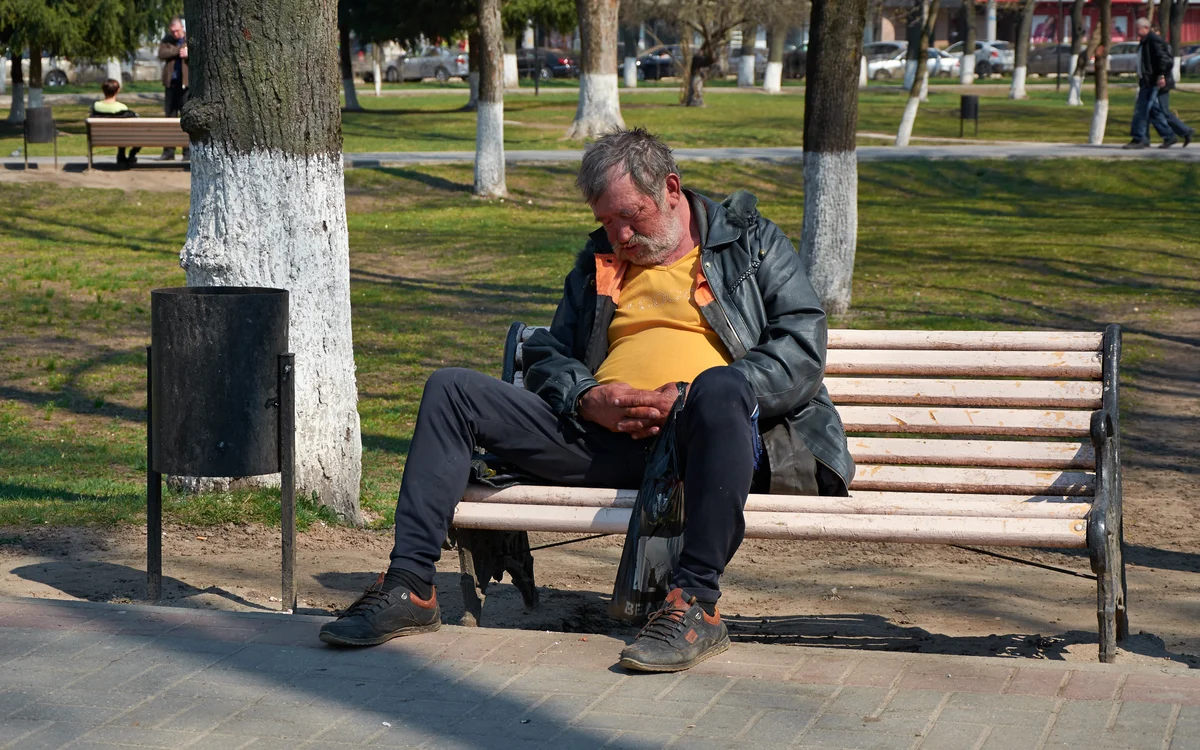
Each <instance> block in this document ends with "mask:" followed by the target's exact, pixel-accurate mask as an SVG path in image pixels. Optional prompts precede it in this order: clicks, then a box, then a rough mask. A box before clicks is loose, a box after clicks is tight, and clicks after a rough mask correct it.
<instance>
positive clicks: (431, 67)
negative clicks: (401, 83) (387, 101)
mask: <svg viewBox="0 0 1200 750" xmlns="http://www.w3.org/2000/svg"><path fill="white" fill-rule="evenodd" d="M385 75H386V73H385ZM400 75H401V76H402V77H403V78H404V80H406V81H419V80H421V79H423V78H436V79H437V81H438V83H445V82H446V81H449V80H450V79H451V78H455V77H457V78H466V77H467V53H466V52H463V51H461V50H456V49H450V48H447V47H426V48H425V49H424V50H422V51H421V53H420V54H419V55H415V56H409V57H406V58H404V62H403V63H402V64H401V66H400Z"/></svg>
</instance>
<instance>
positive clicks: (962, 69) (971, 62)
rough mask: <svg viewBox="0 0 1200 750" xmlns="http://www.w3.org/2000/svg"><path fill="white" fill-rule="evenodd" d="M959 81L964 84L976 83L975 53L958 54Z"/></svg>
mask: <svg viewBox="0 0 1200 750" xmlns="http://www.w3.org/2000/svg"><path fill="white" fill-rule="evenodd" d="M958 59H959V63H958V82H959V83H960V84H962V85H963V86H970V85H971V84H972V83H975V55H970V56H969V57H968V56H967V55H966V54H962V55H959V56H958Z"/></svg>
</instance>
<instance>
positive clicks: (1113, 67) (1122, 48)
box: [1087, 42, 1138, 76]
mask: <svg viewBox="0 0 1200 750" xmlns="http://www.w3.org/2000/svg"><path fill="white" fill-rule="evenodd" d="M1137 50H1138V43H1137V42H1118V43H1117V44H1114V45H1113V46H1112V47H1110V48H1109V50H1108V74H1109V75H1114V76H1116V75H1122V74H1127V73H1128V74H1133V73H1137V57H1138V52H1137ZM1087 72H1089V73H1095V72H1096V60H1095V58H1093V59H1091V60H1089V61H1088V66H1087Z"/></svg>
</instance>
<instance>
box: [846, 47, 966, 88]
mask: <svg viewBox="0 0 1200 750" xmlns="http://www.w3.org/2000/svg"><path fill="white" fill-rule="evenodd" d="M925 53H926V55H927V56H928V58H929V62H928V63H926V65H927V66H928V68H929V75H930V77H938V76H941V77H952V76H955V75H958V69H959V59H958V57H957V56H955V55H950V54H947V53H945V52H942V51H941V50H940V49H935V48H933V47H929V48H927V49H926V50H925ZM907 63H908V49H907V45H905V48H903V49H900V50H899V51H897V52H893V53H892V56H891V57H888V58H885V59H883V60H876V61H874V62H868V63H867V77H868V78H870V79H872V80H874V81H890V80H891V79H893V78H898V79H903V78H904V66H905V65H906V64H907Z"/></svg>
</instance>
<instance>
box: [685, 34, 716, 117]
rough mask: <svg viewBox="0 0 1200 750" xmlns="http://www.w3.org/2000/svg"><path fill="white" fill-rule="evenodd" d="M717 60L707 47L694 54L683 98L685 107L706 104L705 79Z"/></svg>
mask: <svg viewBox="0 0 1200 750" xmlns="http://www.w3.org/2000/svg"><path fill="white" fill-rule="evenodd" d="M715 62H716V58H715V57H714V56H712V55H710V54H709V51H708V48H707V47H702V48H701V49H700V51H698V52H697V53H696V54H694V55H692V61H691V64H690V65H689V66H688V71H687V94H686V96H684V99H683V105H684V106H685V107H703V106H704V81H705V79H706V78H708V69H709V68H711V67H712V66H713V64H714V63H715Z"/></svg>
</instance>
